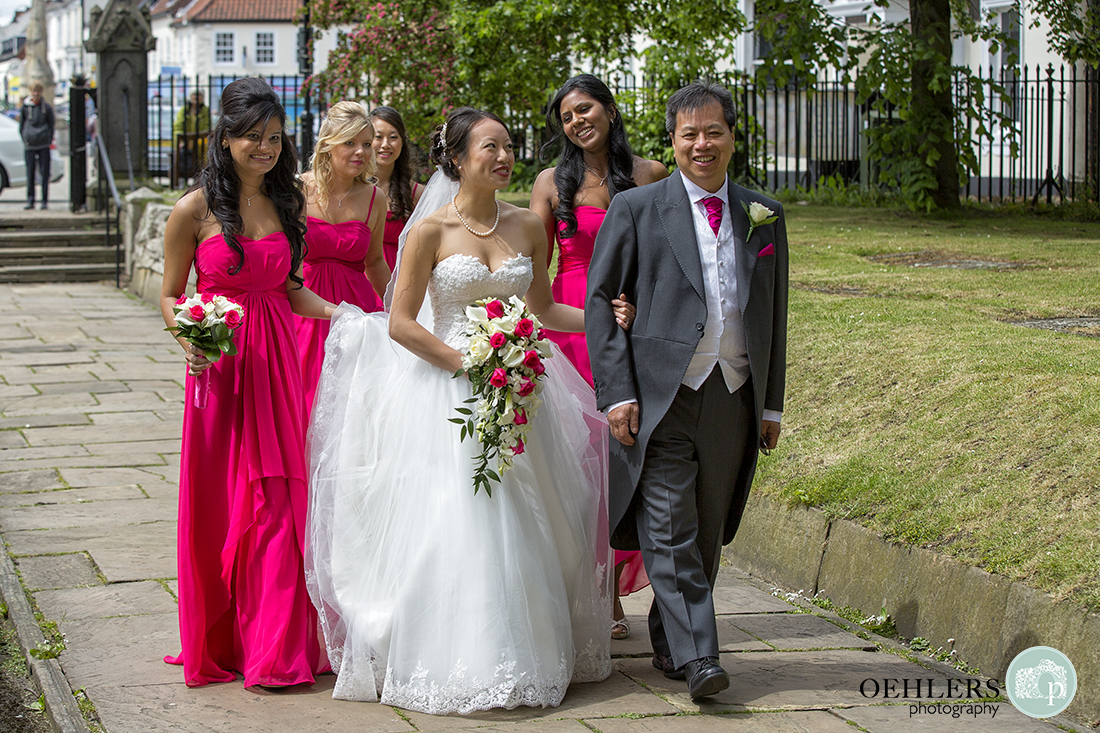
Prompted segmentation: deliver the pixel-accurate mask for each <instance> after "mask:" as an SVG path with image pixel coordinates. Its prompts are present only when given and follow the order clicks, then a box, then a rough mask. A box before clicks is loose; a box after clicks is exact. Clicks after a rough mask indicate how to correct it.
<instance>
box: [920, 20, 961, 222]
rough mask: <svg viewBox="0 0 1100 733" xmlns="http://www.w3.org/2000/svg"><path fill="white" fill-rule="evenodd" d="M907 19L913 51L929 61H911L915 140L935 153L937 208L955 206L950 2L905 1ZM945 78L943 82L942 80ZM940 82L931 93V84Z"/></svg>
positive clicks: (956, 183)
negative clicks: (924, 53) (923, 52)
mask: <svg viewBox="0 0 1100 733" xmlns="http://www.w3.org/2000/svg"><path fill="white" fill-rule="evenodd" d="M909 18H910V21H911V22H912V28H913V35H914V36H915V37H916V44H917V50H918V51H919V50H920V49H921V46H923V47H924V48H926V49H928V50H930V51H931V52H932V53H931V54H928V55H929V56H930V58H917V57H916V56H920V55H921V54H916V55H915V57H914V59H913V78H912V83H913V87H912V92H913V103H912V108H911V111H912V114H913V117H914V118H915V119H918V120H922V121H923V123H922V125H921V127H922V129H923V130H924V132H923V133H922V136H921V137H920V138H918V141H919V143H921V148H922V149H923V148H924V144H925V143H927V145H928V147H929V148H931V149H933V150H936V151H938V153H939V158H938V160H936V162H935V164H934V167H933V171H934V173H935V178H936V187H935V188H934V189H933V190H932V191H931V197H932V201H933V203H935V205H936V207H937V208H941V209H953V208H956V207H958V205H959V159H958V154H957V152H956V149H955V127H954V120H955V105H954V102H953V101H952V99H951V84H952V82H951V71H950V69H951V2H950V0H909ZM944 75H946V77H947V78H946V80H944V79H943V77H944ZM937 76H938V77H939V80H940V81H941V82H942V83H941V84H940V86H941V87H942V88H941V89H938V90H936V89H933V88H932V85H933V82H935V81H936V80H937Z"/></svg>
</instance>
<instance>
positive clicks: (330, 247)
mask: <svg viewBox="0 0 1100 733" xmlns="http://www.w3.org/2000/svg"><path fill="white" fill-rule="evenodd" d="M373 210H374V196H373V195H372V196H371V203H370V209H369V210H368V212H367V220H368V221H369V220H370V212H371V211H373ZM307 225H308V228H307V229H306V246H307V248H308V249H307V250H306V259H305V262H303V263H302V277H303V278H304V279H305V284H306V287H307V288H309V289H310V290H312V291H313V292H315V293H317V295H320V296H321V297H322V298H324V299H325V300H327V301H329V302H331V303H337V304H339V303H343V302H345V301H346V302H348V303H352V304H353V305H357V306H359V307H360V308H362V309H363V310H364V311H366V312H368V313H371V312H373V311H379V310H382V299H381V298H379V297H378V294H377V293H375V292H374V287H373V286H372V285H371V284H370V280H368V279H367V276H366V274H365V273H364V272H363V261H364V260H365V259H366V258H367V251H368V250H369V249H370V238H371V231H370V227H369V226H367V223H366V222H365V221H359V220H358V219H353V220H351V221H345V222H341V223H339V224H333V223H331V222H328V221H325V220H324V219H318V218H317V217H314V216H311V217H308V220H307ZM294 328H295V330H296V331H297V332H298V356H299V357H300V358H301V363H302V386H303V389H304V392H305V398H306V412H307V413H308V412H309V410H310V409H311V408H312V406H313V394H314V392H316V391H317V379H318V377H320V374H321V364H322V363H323V362H324V360H325V339H327V338H328V332H329V321H328V320H326V319H322V318H302V317H301V316H294ZM307 421H308V418H307Z"/></svg>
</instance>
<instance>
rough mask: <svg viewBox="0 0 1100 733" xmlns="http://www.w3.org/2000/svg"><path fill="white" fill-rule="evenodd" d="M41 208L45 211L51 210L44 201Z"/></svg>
mask: <svg viewBox="0 0 1100 733" xmlns="http://www.w3.org/2000/svg"><path fill="white" fill-rule="evenodd" d="M41 208H43V209H48V208H50V207H49V206H47V205H46V202H45V201H43V202H42V206H41Z"/></svg>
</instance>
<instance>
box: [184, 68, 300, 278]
mask: <svg viewBox="0 0 1100 733" xmlns="http://www.w3.org/2000/svg"><path fill="white" fill-rule="evenodd" d="M272 118H274V119H276V120H278V121H279V125H280V127H282V128H283V132H284V133H285V131H286V110H284V109H283V105H282V104H281V103H280V102H279V97H278V95H276V94H275V92H274V90H272V88H271V87H270V86H269V85H268V83H267V82H266V81H264V80H263V79H259V78H257V77H244V78H243V79H237V80H236V81H232V82H230V83H229V84H227V85H226V87H225V89H224V90H222V99H221V114H220V116H219V117H218V122H217V124H215V125H214V129H213V130H212V131H211V133H210V145H208V146H207V149H206V165H205V166H204V167H203V169H202V171H201V172H200V173H199V179H198V182H197V183H196V184H195V187H196V188H201V189H202V192H203V195H204V196H205V197H206V205H207V206H208V207H209V209H210V213H211V215H212V216H213V217H214V218H215V219H216V220H217V221H218V223H219V224H220V225H221V227H222V237H223V238H224V239H225V243H226V244H227V245H229V248H230V249H232V250H233V251H234V252H236V253H237V258H238V259H237V265H236V267H232V268H230V270H229V273H230V274H231V275H236V274H237V273H238V272H240V270H241V267H242V266H243V265H244V248H243V247H241V243H240V242H239V241H237V237H238V236H240V235H241V234H243V233H244V222H243V220H242V219H241V200H240V196H241V179H240V177H238V176H237V168H236V166H235V165H234V164H233V155H232V153H231V152H230V151H229V140H230V139H231V138H236V137H242V136H244V135H246V134H247V133H248V131H249V130H251V129H252V128H254V127H256V126H257V125H259V126H260V127H261V128H262V127H264V126H266V125H267V122H268V120H270V119H272ZM282 142H283V144H282V148H281V150H280V151H279V157H278V158H277V159H276V160H275V165H274V167H272V169H271V170H269V171H268V172H267V173H266V174H265V175H264V184H263V192H264V195H265V196H267V197H268V198H269V199H271V203H273V204H274V205H275V211H276V212H277V213H278V215H279V223H280V225H281V226H282V229H283V233H284V234H286V238H287V239H288V240H289V241H290V254H291V258H290V272H289V273H288V275H289V277H290V279H291V280H293V281H294V282H296V283H297V284H298V285H299V286H301V284H302V278H300V277H298V276H297V275H295V273H296V272H297V271H298V266H299V265H300V264H301V263H302V258H303V257H304V256H305V251H306V225H305V223H304V222H303V219H304V218H305V209H306V198H305V195H303V194H302V192H301V190H300V189H299V188H298V184H297V181H296V178H297V175H298V152H297V150H295V148H294V144H293V143H291V142H290V141H289V140H287V138H286V135H285V134H284V135H283V140H282Z"/></svg>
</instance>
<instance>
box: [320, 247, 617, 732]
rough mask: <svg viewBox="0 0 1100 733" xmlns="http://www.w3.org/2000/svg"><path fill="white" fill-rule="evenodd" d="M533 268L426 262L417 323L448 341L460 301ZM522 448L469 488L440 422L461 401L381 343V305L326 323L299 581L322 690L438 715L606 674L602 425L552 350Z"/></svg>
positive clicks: (473, 447)
mask: <svg viewBox="0 0 1100 733" xmlns="http://www.w3.org/2000/svg"><path fill="white" fill-rule="evenodd" d="M531 278H532V273H531V260H530V259H529V258H527V257H523V256H518V257H514V258H512V259H510V260H507V261H505V262H504V264H502V265H501V266H500V267H499V268H498V269H497V270H496V271H495V272H491V271H490V270H489V269H488V268H487V267H486V266H485V265H484V264H483V263H482V262H481V261H479V260H478V259H476V258H474V257H470V256H468V255H453V256H451V257H448V258H446V259H444V260H443V261H441V262H440V263H439V264H438V265H436V267H435V270H434V271H433V273H432V276H431V279H430V281H429V285H428V295H429V297H430V299H431V305H432V307H433V309H434V314H435V321H434V327H433V332H434V333H435V335H436V336H438V337H439V338H440V339H441V340H443V341H445V342H446V343H447V344H449V345H451V346H453V347H455V348H459V349H461V348H463V346H464V345H465V337H464V336H463V334H462V332H463V329H464V327H465V324H466V315H465V308H466V306H468V305H470V304H472V303H473V302H474V301H475V300H477V299H479V298H485V297H490V296H495V297H500V298H506V297H508V296H511V295H519V296H521V297H522V295H523V294H524V293H526V291H527V288H528V286H529V285H530V283H531ZM546 364H547V373H546V377H545V379H546V381H545V384H546V387H545V389H544V391H543V393H542V395H541V397H542V399H543V401H544V404H543V406H542V407H541V408H540V410H539V412H538V413H537V414H536V416H535V417H534V418H533V420H532V424H531V428H530V432H529V434H528V436H529V437H528V440H527V443H526V445H527V450H526V452H525V453H523V454H522V455H521V456H517V457H516V461H515V467H514V468H513V469H512V470H511V471H509V472H507V473H505V474H504V476H503V477H502V478H503V481H502V482H501V483H500V484H495V485H494V486H493V493H492V496H487V495H486V494H485V492H479V493H478V494H477V495H476V496H475V495H474V490H473V483H472V479H471V476H472V473H473V468H474V456H475V455H476V454H477V453H478V452H479V446H478V445H477V443H476V442H474V441H473V440H472V439H470V438H467V440H466V441H462V440H460V426H458V425H456V424H453V423H451V422H448V418H451V417H455V416H456V415H457V413H455V411H454V409H455V408H456V407H459V406H462V403H463V400H466V399H468V398H469V397H470V396H471V387H470V383H469V381H468V380H466V379H465V378H459V379H455V378H453V377H452V375H451V374H450V373H448V372H446V371H444V370H442V369H440V368H438V367H436V366H433V365H431V364H429V363H428V362H426V361H423V360H422V359H419V358H418V357H416V356H415V355H413V354H412V353H411V352H409V351H407V350H405V349H404V348H402V347H401V346H399V345H398V344H396V343H395V342H393V341H391V340H390V338H389V336H388V328H387V321H386V316H385V314H364V313H362V312H354V311H353V312H350V313H348V314H346V315H343V316H341V317H340V318H339V319H338V320H337V321H336V322H335V323H334V324H333V327H332V332H331V334H330V335H329V338H328V342H327V345H326V353H325V362H324V367H323V370H322V373H321V380H320V385H319V387H318V390H317V397H316V401H315V404H314V408H313V420H312V426H311V432H310V446H311V480H310V514H309V531H308V537H309V545H308V547H307V551H306V567H307V583H308V586H309V589H310V594H311V596H312V597H313V601H314V603H315V604H316V605H317V607H318V609H319V611H320V618H321V622H322V625H323V627H324V632H325V640H326V644H327V647H328V654H329V659H330V660H331V662H332V668H333V670H334V671H335V672H336V673H337V674H338V678H337V681H336V687H335V690H334V692H333V696H334V697H337V698H343V699H348V700H371V701H373V700H379V701H381V702H383V703H386V704H390V705H396V706H398V707H402V708H408V709H410V710H419V711H423V712H426V713H433V714H444V713H449V712H459V713H469V712H472V711H475V710H484V709H488V708H494V707H503V708H513V707H516V706H518V705H529V706H543V707H545V706H550V705H558V704H559V703H560V702H561V700H562V697H563V696H564V695H565V691H566V687H567V686H568V685H569V683H570V682H589V681H595V680H601V679H604V678H605V677H607V676H608V675H609V674H610V672H611V662H610V653H609V652H610V635H609V622H608V619H609V618H611V595H610V594H611V582H612V581H613V575H614V573H613V572H611V568H612V564H611V555H610V550H609V548H608V545H607V531H606V527H607V516H606V478H605V477H606V466H605V461H606V455H607V452H606V451H607V447H606V440H607V437H606V436H607V428H606V423H603V422H602V418H601V417H600V416H599V413H598V412H597V411H596V408H595V401H594V399H593V397H592V393H591V389H590V388H589V387H588V385H587V384H586V383H585V382H584V380H583V379H582V378H581V376H580V375H579V374H578V373H577V372H576V370H575V369H574V368H573V367H572V365H571V364H570V363H569V362H568V361H567V360H566V359H565V358H564V357H561V356H555V357H554V358H550V359H548V360H547V362H546Z"/></svg>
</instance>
